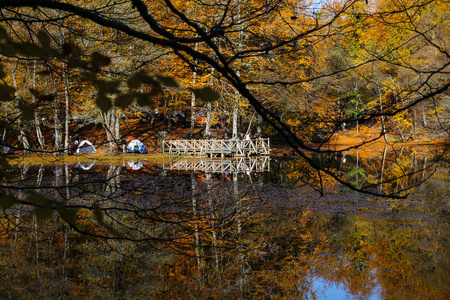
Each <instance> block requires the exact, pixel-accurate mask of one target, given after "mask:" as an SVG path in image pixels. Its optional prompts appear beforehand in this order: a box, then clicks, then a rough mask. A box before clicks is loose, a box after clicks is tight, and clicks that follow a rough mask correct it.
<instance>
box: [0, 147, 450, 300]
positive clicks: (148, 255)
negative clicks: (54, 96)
mask: <svg viewBox="0 0 450 300" xmlns="http://www.w3.org/2000/svg"><path fill="white" fill-rule="evenodd" d="M404 153H405V152H403V154H404ZM416 158H417V159H416V166H417V169H419V166H421V165H423V160H421V159H420V158H419V157H418V156H417V157H416ZM342 159H343V158H341V161H340V162H338V161H337V160H335V158H334V156H333V157H331V158H326V160H325V159H324V161H328V162H335V167H339V168H340V169H338V170H340V171H341V172H342V176H347V173H346V172H347V170H348V169H346V168H347V164H349V167H348V168H349V169H350V168H351V167H352V166H354V165H356V162H355V161H353V158H352V157H350V156H346V162H345V163H343V162H342ZM413 161H414V159H413ZM426 161H427V163H431V162H432V158H431V157H430V156H428V157H427V159H426ZM292 164H293V162H290V161H279V162H275V164H273V165H272V166H274V165H275V166H276V167H275V168H272V170H273V171H274V172H275V173H277V176H276V178H275V176H274V175H272V176H269V175H268V174H264V175H263V174H251V175H250V176H249V175H247V174H232V175H231V176H228V177H226V176H222V175H218V176H211V177H210V178H208V179H206V178H205V177H202V176H201V175H202V174H200V173H195V172H181V171H172V172H169V173H161V172H160V170H159V169H158V168H153V167H151V166H149V165H144V166H143V167H142V168H141V169H139V170H136V171H131V169H130V168H127V166H125V168H124V167H123V166H116V165H109V166H97V165H96V166H95V168H92V169H90V170H86V171H85V170H83V171H81V170H75V169H72V168H69V167H68V166H56V167H42V166H40V167H37V168H33V167H28V168H23V169H22V170H20V171H17V175H19V176H17V179H14V178H12V183H14V186H15V189H16V190H17V193H21V194H22V196H21V197H22V198H21V199H22V200H24V201H25V200H27V199H28V198H29V194H28V192H29V190H28V188H32V189H34V188H36V187H39V192H40V193H42V194H43V195H45V197H46V198H48V199H50V200H54V201H57V202H62V203H65V204H66V205H67V206H69V207H71V208H73V209H76V212H77V220H76V223H74V224H71V225H72V226H73V227H72V229H70V226H69V225H68V224H67V222H64V221H63V220H62V218H63V217H62V216H60V215H58V214H53V216H52V217H51V218H48V219H45V220H40V219H38V218H36V215H35V214H33V213H32V212H31V211H30V209H27V208H26V207H25V206H16V207H15V208H14V209H13V210H11V209H7V210H5V214H3V215H2V224H3V226H2V229H1V231H2V232H1V236H3V240H2V243H3V245H5V247H4V248H3V250H2V251H5V252H4V255H3V257H4V259H5V262H6V261H8V262H11V261H13V262H14V267H12V269H10V270H8V273H7V274H8V276H13V277H14V276H15V277H14V278H15V279H16V280H15V281H10V282H3V283H4V286H9V290H8V291H9V292H8V291H7V292H6V293H11V294H10V295H12V294H14V295H18V296H17V297H19V298H20V295H21V294H20V291H21V290H22V289H21V288H19V287H20V286H22V287H23V291H27V292H29V291H32V293H33V294H35V295H46V296H47V297H49V296H50V297H57V296H58V295H73V296H74V297H75V295H82V296H83V295H87V294H86V293H87V292H86V291H89V293H90V295H100V294H101V295H102V296H105V297H106V296H110V297H114V296H119V295H125V294H121V293H125V292H126V293H127V294H126V295H130V297H154V298H156V297H158V296H161V297H162V296H164V295H165V296H167V295H169V296H170V297H172V298H183V297H186V295H189V297H193V298H207V297H211V298H230V299H231V298H243V299H245V298H250V297H256V298H258V297H264V296H266V295H271V297H288V298H289V297H291V298H293V297H294V298H295V297H300V296H302V295H304V296H305V295H309V296H311V297H312V296H313V295H316V296H317V295H319V291H314V290H312V288H313V281H314V278H316V277H317V276H320V277H321V278H324V279H326V280H329V281H332V282H334V283H342V284H344V285H345V287H346V289H347V291H348V292H349V293H350V294H353V295H362V296H367V295H370V293H371V292H372V291H373V290H374V289H375V288H376V287H379V285H381V287H382V288H383V291H384V292H385V293H386V294H388V295H392V298H393V299H396V294H395V293H396V291H397V288H396V285H399V284H401V283H403V282H405V280H406V279H405V277H407V278H409V279H408V284H409V288H406V287H405V288H404V290H402V293H403V295H411V297H412V296H414V295H419V296H420V295H439V294H441V295H442V294H443V293H444V292H445V288H446V286H448V282H445V281H442V280H440V281H439V280H437V279H436V278H438V277H439V276H443V275H444V274H445V272H446V271H447V270H448V269H446V268H448V265H449V262H448V257H449V256H448V250H447V249H446V248H445V247H444V246H445V245H446V244H445V241H447V242H448V240H449V226H448V223H449V222H448V221H447V222H442V221H441V222H439V220H442V216H441V214H442V213H441V211H443V210H444V208H445V203H440V202H436V201H437V200H436V199H435V201H434V202H433V199H431V197H430V199H429V200H427V201H424V202H423V203H422V202H418V201H411V200H401V199H397V200H394V199H389V200H388V199H385V200H383V201H381V200H380V199H378V198H375V199H372V198H370V197H369V196H364V197H359V196H358V201H357V202H354V201H352V199H353V198H352V197H355V195H356V194H355V193H353V192H344V191H342V190H341V191H340V192H339V193H336V194H332V193H331V194H330V193H329V192H328V193H326V195H325V196H324V197H317V194H316V193H313V192H311V189H299V188H293V187H292V186H291V185H290V186H289V188H288V189H285V188H281V186H280V185H278V184H277V183H276V182H278V181H282V182H284V183H286V182H295V181H292V180H293V179H301V181H297V182H295V183H298V182H300V183H302V184H303V185H307V186H308V187H313V188H317V189H319V188H321V187H323V186H326V185H327V184H329V183H328V182H327V181H326V178H324V177H323V176H322V179H319V178H316V177H314V174H315V173H314V172H310V173H308V171H309V170H310V169H308V168H307V165H305V166H303V167H301V168H299V166H302V165H299V163H298V162H295V163H294V164H297V165H294V166H291V165H292ZM357 164H358V166H360V167H362V168H365V170H366V174H369V175H368V176H370V175H371V174H374V173H375V171H376V170H380V169H382V164H383V163H382V162H374V161H373V160H367V159H362V158H361V157H359V160H358V163H357ZM396 164H398V163H396V162H395V161H394V159H390V158H389V156H388V155H386V159H385V162H384V169H385V170H386V171H385V173H384V176H383V178H387V176H388V175H386V174H388V170H390V168H391V167H394V166H395V165H396ZM377 166H378V167H377ZM291 168H292V169H291ZM409 168H413V169H414V168H415V167H414V166H412V165H411V166H410V167H409ZM290 170H303V171H304V172H305V174H300V173H292V172H290ZM281 171H283V172H284V173H283V172H281ZM375 174H376V173H375ZM417 174H418V175H422V173H417ZM425 175H427V174H426V173H425ZM296 176H297V177H296ZM425 177H426V176H425ZM267 179H270V180H267ZM283 180H284V181H283ZM433 180H435V179H433ZM383 181H384V179H383ZM255 182H258V183H263V182H264V184H255ZM410 182H414V181H407V183H410ZM330 183H331V180H330ZM363 183H365V182H363ZM435 183H436V182H434V183H433V184H435ZM320 184H322V186H321V185H320ZM383 184H386V183H385V181H384V182H383ZM437 193H440V195H444V194H443V190H441V191H438V192H437ZM429 194H430V193H429ZM424 199H425V198H424ZM447 199H448V197H447ZM34 205H36V204H34ZM32 206H33V205H32ZM37 206H39V205H37ZM307 208H308V209H307ZM309 208H313V209H318V210H320V211H323V212H329V214H326V215H320V216H319V215H316V214H314V213H313V212H312V210H310V209H309ZM431 208H433V210H431ZM355 212H356V213H358V214H360V215H362V216H363V217H355V216H353V217H352V216H351V215H349V214H353V213H355ZM373 217H375V218H373ZM418 217H420V218H418ZM430 220H436V222H433V221H431V222H430ZM444 220H446V219H445V218H444ZM415 221H420V223H414V222H415ZM405 225H408V227H405ZM410 225H414V226H417V227H413V226H410ZM419 225H420V227H419ZM98 237H104V238H103V239H98ZM12 249H15V251H10V250H12ZM27 249H31V250H30V251H29V250H27ZM412 262H419V263H412ZM417 266H419V269H418V270H417V268H416V267H417ZM424 272H425V273H426V274H427V276H425V277H423V276H422V274H423V273H424ZM11 274H12V275H11ZM36 275H38V276H36ZM3 278H6V277H3ZM19 278H27V280H26V283H25V280H24V281H20V280H19ZM11 282H14V286H13V285H11ZM423 285H425V286H426V288H422V286H423ZM43 286H45V287H46V288H45V289H44V288H42V287H43ZM80 286H83V290H81V289H80V288H79V287H80ZM99 286H102V288H101V289H100V288H99ZM49 287H51V288H49ZM419 287H420V288H422V289H421V290H419V291H416V289H419ZM436 299H439V297H437V298H436Z"/></svg>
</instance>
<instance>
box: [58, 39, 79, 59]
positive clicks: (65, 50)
mask: <svg viewBox="0 0 450 300" xmlns="http://www.w3.org/2000/svg"><path fill="white" fill-rule="evenodd" d="M62 55H63V56H75V55H81V49H80V48H79V47H78V46H77V45H75V44H74V43H71V42H67V43H65V44H63V45H62Z"/></svg>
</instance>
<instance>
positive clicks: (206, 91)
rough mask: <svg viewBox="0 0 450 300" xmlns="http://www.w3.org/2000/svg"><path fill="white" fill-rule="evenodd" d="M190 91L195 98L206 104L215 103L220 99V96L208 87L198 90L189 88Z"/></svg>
mask: <svg viewBox="0 0 450 300" xmlns="http://www.w3.org/2000/svg"><path fill="white" fill-rule="evenodd" d="M190 90H191V91H192V92H193V93H194V95H195V97H196V98H200V99H201V100H203V101H206V102H213V101H217V100H218V99H219V98H220V94H219V93H218V92H217V91H215V90H214V89H212V88H211V87H209V86H207V87H204V88H200V89H194V88H190Z"/></svg>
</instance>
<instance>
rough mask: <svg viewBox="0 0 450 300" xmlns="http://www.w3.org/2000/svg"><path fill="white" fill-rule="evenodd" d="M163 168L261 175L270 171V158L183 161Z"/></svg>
mask: <svg viewBox="0 0 450 300" xmlns="http://www.w3.org/2000/svg"><path fill="white" fill-rule="evenodd" d="M163 168H164V169H165V170H178V171H199V172H203V173H224V174H227V173H229V174H231V173H248V174H249V173H261V172H269V171H270V158H269V157H255V158H243V157H241V158H233V159H182V160H178V161H176V162H172V163H170V164H167V165H164V166H163Z"/></svg>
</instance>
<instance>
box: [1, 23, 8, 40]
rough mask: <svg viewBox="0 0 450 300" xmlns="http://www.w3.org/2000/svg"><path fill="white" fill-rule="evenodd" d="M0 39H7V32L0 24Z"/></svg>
mask: <svg viewBox="0 0 450 300" xmlns="http://www.w3.org/2000/svg"><path fill="white" fill-rule="evenodd" d="M0 39H3V40H9V34H8V32H7V31H6V29H5V27H4V26H2V25H0Z"/></svg>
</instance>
